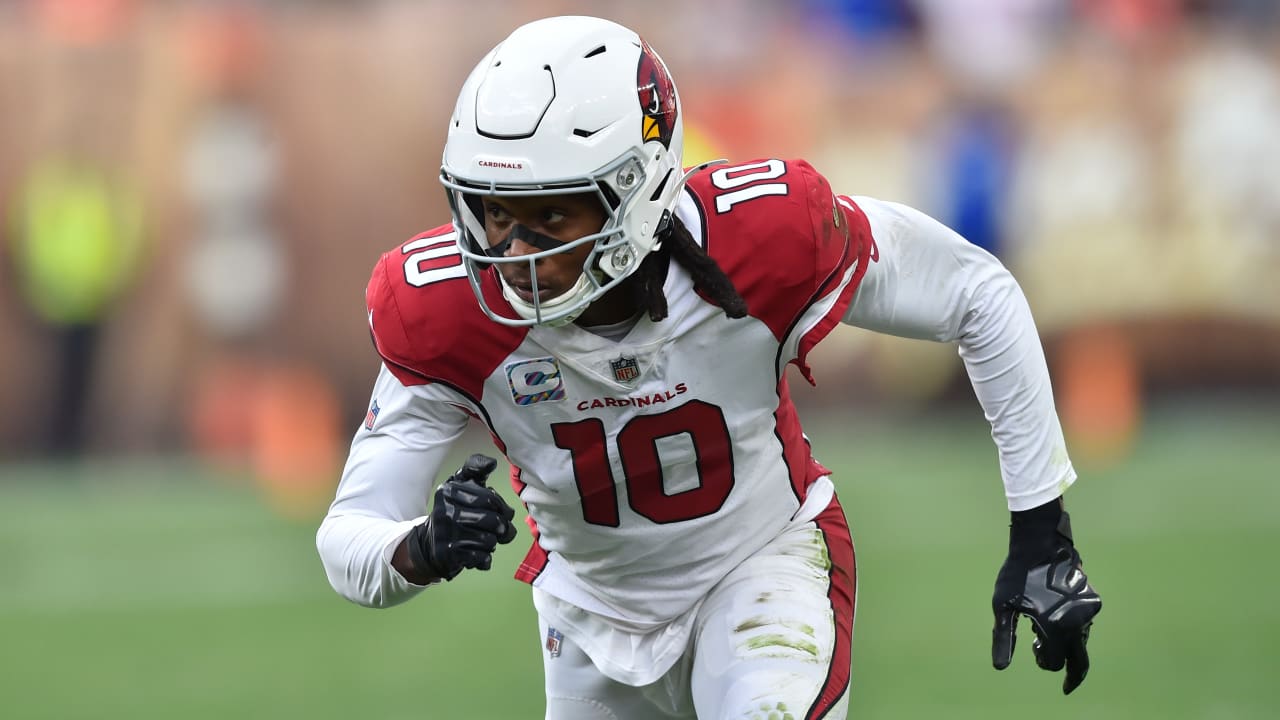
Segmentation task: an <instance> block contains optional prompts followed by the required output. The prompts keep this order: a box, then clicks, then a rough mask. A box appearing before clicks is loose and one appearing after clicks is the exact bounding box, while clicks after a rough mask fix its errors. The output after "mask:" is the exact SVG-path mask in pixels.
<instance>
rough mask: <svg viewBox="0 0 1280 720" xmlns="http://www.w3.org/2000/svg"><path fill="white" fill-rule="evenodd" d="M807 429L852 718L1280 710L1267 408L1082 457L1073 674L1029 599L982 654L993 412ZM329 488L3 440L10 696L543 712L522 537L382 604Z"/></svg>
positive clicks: (1177, 420)
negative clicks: (42, 451) (827, 495)
mask: <svg viewBox="0 0 1280 720" xmlns="http://www.w3.org/2000/svg"><path fill="white" fill-rule="evenodd" d="M810 434H811V436H812V437H813V438H814V444H815V447H816V448H817V450H818V454H819V457H820V458H821V459H822V460H823V461H824V462H825V463H826V464H827V465H828V466H830V467H832V468H833V469H835V470H836V471H837V482H838V486H839V488H840V492H841V494H842V498H843V502H844V505H845V508H846V510H847V512H848V514H849V519H850V523H851V525H852V527H853V530H854V539H855V542H856V543H857V548H858V553H859V569H860V576H861V578H860V579H861V583H860V597H859V605H858V619H857V623H856V625H855V641H854V686H853V695H852V702H851V707H850V717H851V718H982V719H983V720H989V719H990V718H1035V719H1036V720H1052V719H1054V718H1072V720H1077V719H1078V718H1091V719H1100V718H1101V719H1105V718H1117V719H1119V718H1124V719H1131V718H1197V719H1205V720H1219V719H1222V720H1227V719H1235V718H1274V717H1277V716H1280V617H1278V614H1277V611H1276V609H1275V607H1276V598H1277V595H1280V576H1278V574H1277V572H1276V570H1275V567H1276V559H1275V558H1276V552H1277V550H1280V513H1278V512H1277V508H1280V412H1277V410H1276V408H1275V406H1270V407H1259V408H1255V409H1249V408H1246V407H1242V406H1240V405H1238V404H1236V405H1231V404H1217V405H1205V404H1182V405H1172V406H1167V407H1162V408H1158V409H1157V410H1155V411H1153V413H1152V415H1151V416H1150V418H1149V423H1148V425H1147V428H1146V431H1145V432H1144V434H1143V437H1142V438H1141V440H1140V441H1139V444H1138V446H1137V448H1136V452H1135V454H1134V455H1133V457H1132V458H1131V460H1130V461H1129V462H1127V463H1126V464H1124V465H1122V466H1119V467H1115V468H1111V469H1108V470H1097V471H1088V470H1086V471H1085V472H1083V473H1082V480H1081V482H1080V483H1079V484H1078V485H1077V487H1076V488H1075V489H1074V490H1073V491H1072V492H1071V493H1070V495H1069V504H1070V506H1071V508H1072V509H1073V511H1074V513H1073V515H1074V520H1075V529H1076V535H1077V539H1078V540H1079V541H1080V545H1081V549H1082V551H1083V554H1084V558H1085V561H1086V569H1087V570H1088V571H1089V573H1090V576H1091V578H1092V579H1093V580H1094V583H1095V585H1096V586H1097V587H1098V588H1099V589H1100V591H1101V592H1102V593H1103V596H1104V599H1105V609H1104V611H1103V613H1102V615H1100V616H1099V620H1098V623H1097V625H1096V626H1095V630H1094V635H1093V639H1092V641H1091V644H1090V649H1091V650H1092V653H1093V656H1094V666H1093V671H1092V673H1091V674H1090V676H1089V679H1088V681H1087V682H1086V683H1085V684H1084V686H1083V687H1082V688H1081V689H1080V690H1079V691H1077V693H1076V694H1074V695H1072V696H1071V697H1069V698H1064V697H1063V696H1062V695H1061V692H1060V689H1059V685H1060V682H1061V679H1060V676H1059V675H1049V674H1047V673H1043V672H1041V671H1039V670H1036V669H1035V668H1034V664H1033V662H1032V658H1031V643H1030V633H1029V632H1028V631H1026V628H1025V624H1024V626H1023V633H1022V634H1021V635H1020V640H1021V642H1020V643H1019V646H1018V651H1017V655H1016V657H1015V661H1014V666H1013V667H1012V668H1010V669H1009V670H1007V671H1005V672H1004V673H997V672H995V671H994V670H992V669H991V667H990V659H989V644H990V609H989V596H990V591H991V583H992V580H993V579H994V575H995V571H996V569H997V567H998V565H999V563H1000V561H1001V560H1002V558H1003V550H1004V540H1005V538H1004V525H1005V518H1006V515H1005V513H1004V511H1003V504H1002V496H1001V493H1000V488H999V482H998V480H997V479H996V477H995V472H996V470H995V467H996V466H995V458H994V452H993V450H992V449H991V444H990V441H989V439H988V438H987V436H986V426H985V424H984V423H983V421H982V419H981V416H980V414H978V413H977V412H976V410H975V411H974V412H972V413H969V414H965V415H962V416H952V415H948V416H945V417H942V418H939V419H932V420H926V419H921V418H902V419H900V420H899V421H896V422H893V423H890V424H887V425H884V426H881V427H877V426H875V425H873V424H870V423H867V422H857V421H854V422H851V423H841V424H837V423H833V422H828V423H824V424H811V426H810ZM471 449H477V448H465V449H464V450H471ZM320 512H322V511H317V513H316V517H314V518H309V519H307V520H306V521H296V520H293V521H291V520H284V519H281V518H280V517H278V516H277V515H275V514H273V513H272V512H271V511H270V510H269V509H268V508H267V507H266V506H265V504H264V503H263V502H262V500H261V497H260V496H259V494H258V493H257V491H255V490H254V489H253V488H252V486H249V485H246V484H244V483H242V482H227V481H226V480H225V479H219V478H215V477H213V476H212V475H210V473H209V472H208V471H201V470H199V469H196V468H193V467H191V466H190V465H189V464H186V463H182V462H169V461H153V462H145V463H143V462H136V461H135V462H118V461H112V462H107V461H101V462H86V463H83V464H80V465H76V466H32V465H12V464H10V465H0V717H4V718H12V719H15V720H16V719H18V718H21V719H24V720H25V719H28V718H30V719H35V718H49V719H51V720H52V719H57V720H69V719H72V718H95V719H97V718H129V719H130V720H146V719H150V718H166V719H171V718H184V719H186V718H190V719H194V718H242V719H248V718H305V719H307V720H319V719H321V718H334V719H335V720H351V719H352V718H387V719H392V718H469V719H474V720H485V719H488V718H541V717H542V711H543V708H542V696H541V667H540V663H539V660H538V648H539V644H540V640H541V639H540V638H539V637H537V632H536V624H535V622H534V616H533V611H532V609H531V607H530V601H529V593H528V589H527V587H526V586H524V585H522V584H520V583H517V582H515V581H514V580H512V579H511V573H512V571H513V569H514V566H515V564H516V563H517V562H518V560H519V558H520V555H521V554H522V552H523V550H514V549H508V550H506V551H505V552H502V553H500V555H499V556H498V558H497V562H496V563H495V565H496V566H497V568H496V572H491V573H488V574H484V573H469V574H467V575H464V576H463V577H462V578H460V579H459V580H457V581H455V582H454V583H452V584H450V585H449V586H447V587H445V588H443V589H439V590H437V591H433V592H431V593H429V595H427V596H423V597H421V598H419V599H418V600H416V601H414V602H412V603H409V604H408V605H405V606H402V607H399V608H396V609H392V610H387V611H372V610H366V609H363V608H358V607H356V606H354V605H350V604H347V603H346V602H345V601H343V600H341V599H339V598H338V597H337V596H336V595H334V594H333V593H332V591H331V590H329V588H328V585H327V584H326V582H325V580H324V576H323V572H322V570H321V568H320V564H319V560H318V559H317V557H316V554H315V550H314V544H313V533H314V526H315V523H316V522H317V521H318V518H319V514H320ZM524 537H525V538H526V540H525V542H527V534H526V535H525V536H524ZM520 544H521V541H520V540H517V545H520Z"/></svg>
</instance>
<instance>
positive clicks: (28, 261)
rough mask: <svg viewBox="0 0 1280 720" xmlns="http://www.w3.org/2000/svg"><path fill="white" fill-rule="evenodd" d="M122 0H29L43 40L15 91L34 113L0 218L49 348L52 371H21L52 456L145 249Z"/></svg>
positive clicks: (86, 390) (91, 378) (77, 412)
mask: <svg viewBox="0 0 1280 720" xmlns="http://www.w3.org/2000/svg"><path fill="white" fill-rule="evenodd" d="M132 7H133V4H132V2H126V1H125V0H104V1H102V2H94V1H91V0H84V1H82V2H62V3H59V2H49V1H47V0H46V1H42V2H37V3H33V4H32V9H33V10H34V16H33V17H34V19H35V22H36V23H37V25H36V29H37V31H38V33H39V35H38V37H39V38H40V39H41V41H42V42H43V47H44V49H45V52H44V53H42V54H41V55H40V56H39V59H38V60H37V65H36V69H37V70H38V71H39V72H42V73H44V74H43V75H39V76H38V77H40V78H41V79H42V80H43V82H41V83H38V84H37V86H36V87H35V88H34V92H32V93H31V94H30V95H27V96H26V98H25V101H26V102H27V103H28V105H27V112H29V113H31V114H32V115H34V116H35V117H37V118H39V119H40V121H41V122H40V123H39V127H38V130H37V132H35V133H33V142H32V146H33V147H32V149H31V150H30V154H29V156H28V158H29V159H28V161H27V162H25V163H24V164H23V165H22V166H21V167H20V168H19V169H18V171H17V175H16V181H15V184H14V194H13V197H12V198H11V199H9V200H8V201H7V202H6V205H8V207H6V208H5V210H7V211H8V217H9V221H8V227H7V228H4V230H6V231H7V234H8V236H9V238H8V239H9V242H8V243H6V244H7V245H8V249H9V250H10V252H11V255H12V262H11V266H12V272H13V274H14V276H15V279H16V282H15V285H16V287H17V289H18V295H19V297H21V299H22V300H23V301H24V304H25V305H26V307H27V308H28V310H29V316H30V317H31V318H32V319H33V320H34V321H35V322H36V323H37V324H38V325H39V326H40V330H39V331H38V334H37V336H36V337H34V338H32V339H33V340H35V343H34V345H35V347H37V348H38V347H41V346H42V345H47V347H48V348H49V350H50V353H51V355H52V357H51V359H50V360H49V362H48V366H49V368H50V372H49V373H47V375H45V377H43V378H36V379H33V382H32V383H31V384H32V385H35V386H36V387H38V388H41V389H42V390H43V394H42V397H43V398H44V399H45V400H46V402H45V403H42V404H41V405H40V407H41V408H43V412H41V411H34V412H30V413H28V417H30V418H33V419H34V420H35V421H36V422H38V423H41V424H42V425H43V426H44V431H43V432H40V433H37V434H36V447H35V449H36V450H37V451H38V452H43V453H49V454H53V455H57V456H66V455H71V454H75V453H79V452H81V451H83V450H84V449H85V447H86V444H87V442H88V437H87V435H88V431H89V428H88V427H87V423H86V417H87V415H88V414H89V413H90V411H91V406H92V404H93V401H94V398H95V394H96V384H95V374H96V370H97V364H98V360H99V350H100V346H101V336H102V334H103V329H104V327H105V326H106V325H107V324H108V322H109V321H110V320H111V319H112V317H113V314H114V312H115V311H116V309H117V307H118V306H119V304H120V302H121V301H122V299H123V297H124V296H125V294H126V293H127V292H128V291H129V290H130V289H131V288H132V284H133V282H134V281H135V280H136V278H137V277H138V270H139V265H140V263H141V260H142V255H143V253H142V249H143V243H144V240H145V238H144V234H145V226H146V223H145V216H144V212H143V211H144V199H143V197H142V195H143V191H142V188H141V185H140V179H139V178H138V177H137V175H136V173H135V172H134V168H133V167H131V166H130V165H129V163H128V162H127V158H126V155H125V152H126V151H127V150H126V149H127V146H128V142H127V137H126V136H127V134H128V130H129V128H130V126H131V123H132V122H133V120H134V119H135V117H136V114H135V109H134V108H133V107H131V106H130V104H129V98H130V97H131V95H130V83H131V81H132V79H133V76H134V73H135V71H136V62H135V60H136V58H135V57H134V56H133V54H132V53H131V52H130V51H129V47H128V41H127V37H126V35H127V32H128V30H129V29H130V26H129V20H130V19H131V17H132V15H131V10H132ZM41 380H43V382H41ZM46 413H47V415H46ZM46 420H47V422H45V421H46Z"/></svg>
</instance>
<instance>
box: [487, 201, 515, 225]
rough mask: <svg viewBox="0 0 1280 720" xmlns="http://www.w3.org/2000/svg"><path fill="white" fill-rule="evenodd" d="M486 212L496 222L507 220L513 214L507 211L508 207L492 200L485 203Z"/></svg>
mask: <svg viewBox="0 0 1280 720" xmlns="http://www.w3.org/2000/svg"><path fill="white" fill-rule="evenodd" d="M484 214H485V215H486V216H487V217H488V219H489V220H492V221H493V222H496V223H503V222H507V221H509V220H510V219H511V215H510V214H509V213H508V212H507V209H506V208H504V207H502V206H501V205H498V204H497V203H491V202H487V203H485V204H484Z"/></svg>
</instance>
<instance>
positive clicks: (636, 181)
mask: <svg viewBox="0 0 1280 720" xmlns="http://www.w3.org/2000/svg"><path fill="white" fill-rule="evenodd" d="M683 145H684V130H683V127H682V125H681V107H680V101H679V97H678V95H677V94H676V88H675V85H674V84H673V83H672V82H671V76H670V75H669V74H668V72H667V68H666V66H665V65H664V64H663V63H662V60H661V59H660V58H659V57H658V55H657V53H655V52H654V51H653V50H652V49H651V48H650V47H649V45H648V44H647V43H645V42H644V41H643V40H641V39H640V36H639V35H637V34H636V33H634V32H632V31H631V30H628V29H627V28H625V27H622V26H621V25H618V24H616V23H612V22H609V21H607V20H601V19H598V18H591V17H554V18H548V19H545V20H538V21H536V22H532V23H529V24H528V25H524V26H522V27H520V28H517V29H516V31H515V32H513V33H512V34H511V35H510V36H509V37H508V38H507V39H506V40H503V41H502V42H501V43H499V44H498V46H497V47H495V48H494V49H493V50H491V51H490V52H489V54H488V55H486V56H485V57H484V59H483V60H481V61H480V64H479V65H477V66H476V68H475V70H473V71H472V72H471V75H470V77H468V78H467V81H466V83H464V84H463V86H462V92H461V93H460V94H459V96H458V104H457V106H456V107H455V109H454V112H453V118H452V119H451V120H450V122H449V136H448V141H447V143H446V144H445V149H444V161H443V164H442V166H441V169H440V180H441V182H442V183H443V184H444V186H445V188H447V192H448V195H449V206H450V209H451V211H452V213H453V224H454V228H455V229H456V230H457V233H458V246H459V248H460V249H461V252H462V257H463V262H464V264H465V265H466V269H467V276H468V278H469V279H470V281H471V287H472V289H473V290H474V291H475V295H476V298H477V299H478V300H479V302H480V307H481V308H482V309H483V310H484V312H485V314H486V315H488V316H489V317H490V318H492V319H493V320H495V321H497V322H499V323H503V324H505V325H517V326H519V325H534V324H543V325H552V326H554V325H563V324H567V323H570V322H573V320H574V319H576V318H577V317H578V316H579V315H580V314H581V313H582V311H583V310H585V309H586V307H587V306H588V305H590V304H591V303H592V302H594V301H595V300H596V299H598V298H599V297H600V296H601V295H603V294H604V293H605V292H607V291H608V290H609V289H611V288H613V287H614V286H616V285H617V284H618V283H620V282H621V281H622V280H623V279H624V278H626V277H627V276H629V275H630V274H632V273H633V272H635V270H636V269H637V268H638V267H639V266H640V261H641V260H643V259H644V257H645V256H646V255H648V254H649V253H650V252H652V251H653V250H654V249H655V248H657V246H658V244H659V240H658V238H657V234H658V231H659V228H660V227H661V226H662V225H663V224H664V223H666V222H669V220H670V211H671V208H672V207H673V206H674V205H675V202H676V199H677V197H678V195H679V193H680V188H681V187H682V186H683V185H684V179H685V178H684V177H683V174H682V172H681V155H682V151H683ZM583 192H594V193H595V194H596V195H597V196H598V197H599V198H600V203H601V205H602V206H603V207H604V209H605V213H606V215H607V218H606V220H605V222H604V226H603V227H601V228H600V231H599V232H596V233H593V234H590V235H587V236H585V237H582V238H579V239H578V240H575V241H573V242H569V243H566V244H564V245H562V246H559V247H556V248H554V249H549V250H540V251H539V252H537V253H534V254H531V255H525V256H522V257H502V255H501V251H502V248H501V247H499V248H496V249H495V247H494V246H495V245H496V244H497V243H491V242H490V241H489V238H488V237H486V235H485V228H484V214H483V212H482V210H481V202H480V201H481V198H482V197H483V196H486V195H506V196H512V195H553V194H561V193H583ZM592 243H593V244H594V247H593V248H592V250H591V252H590V254H589V255H588V256H587V259H586V262H585V263H584V265H583V268H582V275H581V276H580V277H579V278H578V282H577V284H575V285H574V286H573V287H572V288H571V289H570V290H568V291H567V292H565V293H563V294H561V295H559V296H557V297H554V298H551V299H549V300H545V301H541V302H539V301H538V300H537V297H538V293H537V288H536V285H535V288H534V300H533V302H532V303H530V302H527V301H525V300H523V299H521V298H520V297H519V296H518V295H516V293H515V292H513V291H512V289H511V288H510V287H508V286H507V284H506V282H505V280H502V278H501V274H499V281H500V282H501V283H502V289H503V295H504V297H505V298H506V300H507V302H509V303H510V304H511V306H512V308H514V309H515V312H516V314H517V315H518V317H511V316H510V313H509V312H508V313H506V314H504V313H503V312H499V311H498V309H495V308H492V307H490V306H489V304H488V303H487V302H486V301H485V298H484V293H483V292H482V291H481V279H482V278H483V276H484V273H485V272H488V271H490V266H492V265H495V264H500V263H528V264H529V269H530V274H531V276H532V277H533V278H534V282H535V283H536V282H537V273H536V272H533V270H534V263H536V262H537V261H538V260H539V259H542V258H545V257H548V256H551V255H555V254H556V253H562V252H567V251H570V250H572V249H573V248H576V247H580V246H582V245H585V244H592ZM491 253H492V254H491Z"/></svg>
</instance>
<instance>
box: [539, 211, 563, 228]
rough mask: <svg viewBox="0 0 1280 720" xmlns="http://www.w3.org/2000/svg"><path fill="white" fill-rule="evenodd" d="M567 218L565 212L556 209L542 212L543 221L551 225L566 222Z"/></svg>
mask: <svg viewBox="0 0 1280 720" xmlns="http://www.w3.org/2000/svg"><path fill="white" fill-rule="evenodd" d="M565 217H566V215H565V214H564V213H563V212H561V211H560V210H556V209H555V208H547V209H546V210H543V211H542V221H543V222H545V223H547V224H549V225H553V224H555V223H560V222H564V220H565Z"/></svg>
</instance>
